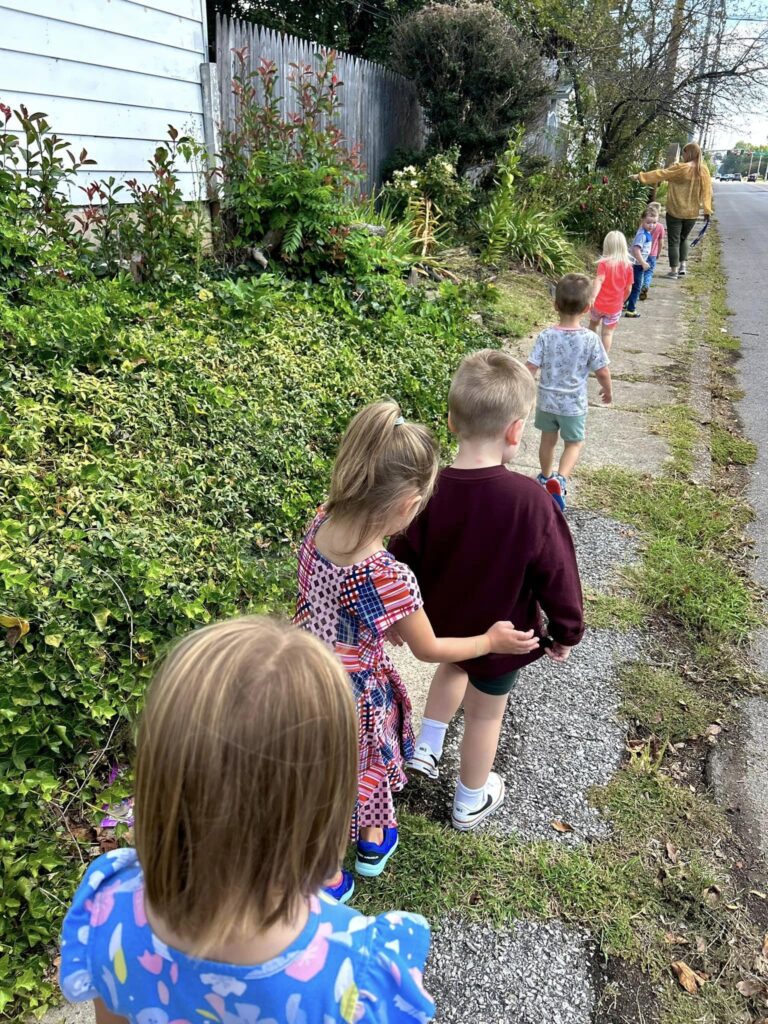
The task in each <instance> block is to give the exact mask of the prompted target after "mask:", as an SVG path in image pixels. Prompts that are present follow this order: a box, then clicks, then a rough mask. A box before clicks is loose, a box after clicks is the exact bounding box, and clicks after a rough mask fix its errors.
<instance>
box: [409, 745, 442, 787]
mask: <svg viewBox="0 0 768 1024" xmlns="http://www.w3.org/2000/svg"><path fill="white" fill-rule="evenodd" d="M439 764H440V758H439V757H438V756H437V754H435V752H434V751H433V750H432V747H430V745H429V744H428V743H418V744H417V745H416V749H415V750H414V752H413V757H412V758H411V759H410V761H406V762H405V767H406V768H410V769H411V771H414V772H419V773H420V774H421V775H426V776H427V778H428V779H437V778H439V777H440V770H439V768H438V765H439Z"/></svg>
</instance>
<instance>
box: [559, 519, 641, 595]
mask: <svg viewBox="0 0 768 1024" xmlns="http://www.w3.org/2000/svg"><path fill="white" fill-rule="evenodd" d="M566 518H567V520H568V525H569V526H570V528H571V535H572V536H573V544H574V547H575V548H576V558H577V560H578V563H579V575H580V576H581V583H582V586H583V587H584V588H585V589H589V590H598V591H604V590H608V589H609V588H610V586H611V584H612V583H614V582H615V581H616V579H617V577H618V574H619V570H620V569H622V568H624V567H626V566H627V565H630V564H631V563H632V562H636V561H637V560H638V558H639V554H638V539H637V533H636V531H635V530H634V529H633V528H632V527H631V526H627V525H626V524H625V523H618V522H616V520H615V519H609V518H608V516H604V515H600V513H599V512H588V511H587V510H585V509H580V508H569V509H568V511H567V512H566Z"/></svg>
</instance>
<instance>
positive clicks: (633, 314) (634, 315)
mask: <svg viewBox="0 0 768 1024" xmlns="http://www.w3.org/2000/svg"><path fill="white" fill-rule="evenodd" d="M624 316H628V317H630V319H632V320H637V318H638V317H639V316H640V313H638V312H637V310H636V309H625V310H624Z"/></svg>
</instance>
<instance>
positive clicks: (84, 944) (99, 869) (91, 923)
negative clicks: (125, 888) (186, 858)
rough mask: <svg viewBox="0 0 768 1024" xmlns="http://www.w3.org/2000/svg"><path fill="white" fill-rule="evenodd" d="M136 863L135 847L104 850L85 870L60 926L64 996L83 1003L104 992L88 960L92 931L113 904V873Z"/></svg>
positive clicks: (102, 921) (105, 918) (61, 980)
mask: <svg viewBox="0 0 768 1024" xmlns="http://www.w3.org/2000/svg"><path fill="white" fill-rule="evenodd" d="M136 864H137V860H136V851H135V850H131V849H120V850H114V851H112V852H111V853H105V854H104V855H103V856H101V857H97V858H96V860H95V861H94V862H93V863H92V864H91V865H90V867H89V868H88V870H87V871H86V873H85V875H84V877H83V880H82V882H81V883H80V885H79V887H78V889H77V892H76V893H75V896H74V899H73V900H72V905H71V907H70V908H69V910H68V912H67V915H66V917H65V918H64V923H63V925H62V927H61V967H60V969H59V984H60V986H61V991H62V993H63V995H64V998H65V999H67V1000H69V1002H71V1003H82V1002H85V1001H86V1000H89V999H98V998H100V997H102V996H103V993H101V992H100V991H99V990H98V989H97V988H96V986H95V984H94V980H95V975H94V972H93V968H92V964H91V934H92V931H93V929H94V928H96V927H98V926H99V925H101V924H104V923H105V922H106V921H107V920H108V919H109V917H110V915H111V913H112V910H113V907H114V896H113V892H114V889H115V888H116V884H117V882H116V879H115V875H116V874H117V873H118V872H119V871H120V870H121V869H123V868H125V867H126V866H127V867H134V866H135V865H136Z"/></svg>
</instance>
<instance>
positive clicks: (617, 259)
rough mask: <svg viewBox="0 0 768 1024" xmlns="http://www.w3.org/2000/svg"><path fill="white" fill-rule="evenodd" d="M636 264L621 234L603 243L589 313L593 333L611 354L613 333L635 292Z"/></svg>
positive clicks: (613, 232)
mask: <svg viewBox="0 0 768 1024" xmlns="http://www.w3.org/2000/svg"><path fill="white" fill-rule="evenodd" d="M632 281H633V272H632V260H631V258H630V255H629V247H628V246H627V240H626V238H625V237H624V235H623V234H622V233H621V231H609V232H608V234H607V235H606V236H605V238H604V239H603V255H602V258H601V259H600V261H599V263H598V264H597V274H596V276H595V283H594V287H593V289H592V299H591V303H590V310H589V329H590V331H594V332H595V333H596V334H597V333H598V331H599V333H600V338H601V340H602V342H603V348H604V349H605V351H606V352H610V351H611V345H612V344H613V332H614V331H615V330H616V325H617V324H618V322H619V320H620V319H621V311H622V310H623V308H624V303H625V302H626V300H627V299H628V298H629V293H630V292H631V291H632Z"/></svg>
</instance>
